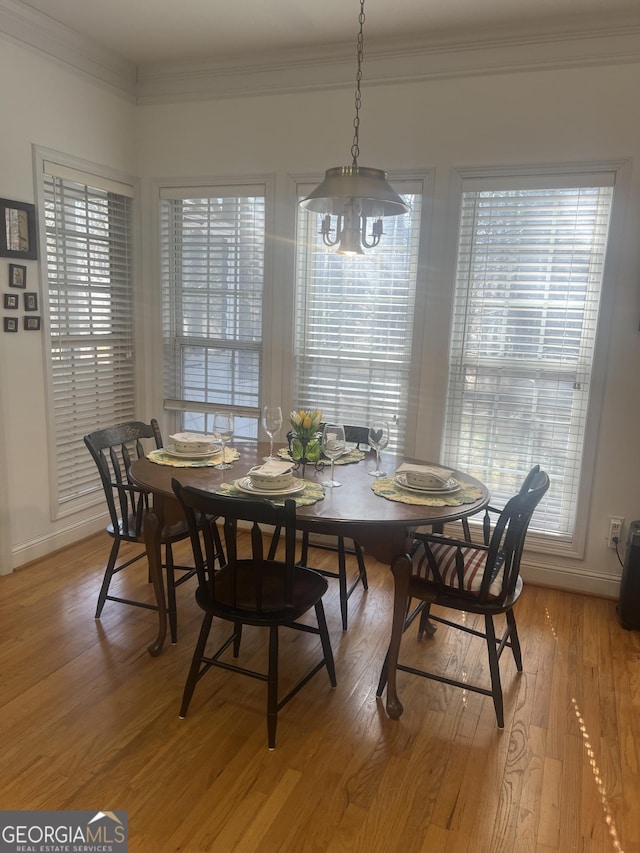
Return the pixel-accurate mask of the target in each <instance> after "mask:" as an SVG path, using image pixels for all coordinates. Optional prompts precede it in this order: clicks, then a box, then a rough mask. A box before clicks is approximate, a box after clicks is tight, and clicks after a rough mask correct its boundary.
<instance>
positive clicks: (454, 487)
mask: <svg viewBox="0 0 640 853" xmlns="http://www.w3.org/2000/svg"><path fill="white" fill-rule="evenodd" d="M393 482H394V483H395V484H396V486H400V488H402V489H406V490H407V491H408V492H417V493H418V494H420V495H424V494H434V495H450V494H451V493H452V492H457V491H458V490H459V489H460V483H459V482H458V481H457V480H454V479H453V477H449V479H448V480H447V482H446V483H445V484H444V485H443V486H440V488H433V487H432V488H430V489H424V488H420V487H419V486H410V485H409V484H408V483H407V475H406V474H405V473H404V472H402V473H400V474H395V475H394V477H393Z"/></svg>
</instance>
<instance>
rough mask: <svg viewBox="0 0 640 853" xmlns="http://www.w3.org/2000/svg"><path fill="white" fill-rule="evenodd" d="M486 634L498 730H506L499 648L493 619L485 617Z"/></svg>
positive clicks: (488, 616)
mask: <svg viewBox="0 0 640 853" xmlns="http://www.w3.org/2000/svg"><path fill="white" fill-rule="evenodd" d="M484 624H485V632H486V635H487V651H488V653H489V671H490V673H491V694H492V696H493V707H494V708H495V712H496V719H497V721H498V728H499V729H503V728H504V708H503V703H502V684H501V682H500V666H499V663H498V647H497V645H496V632H495V628H494V625H493V617H492V616H490V615H488V614H487V615H485V617H484Z"/></svg>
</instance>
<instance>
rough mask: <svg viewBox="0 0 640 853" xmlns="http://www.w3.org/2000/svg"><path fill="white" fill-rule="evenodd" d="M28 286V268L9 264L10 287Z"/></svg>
mask: <svg viewBox="0 0 640 853" xmlns="http://www.w3.org/2000/svg"><path fill="white" fill-rule="evenodd" d="M26 286H27V268H26V267H25V266H23V265H22V264H9V287H26Z"/></svg>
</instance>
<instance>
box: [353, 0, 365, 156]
mask: <svg viewBox="0 0 640 853" xmlns="http://www.w3.org/2000/svg"><path fill="white" fill-rule="evenodd" d="M358 21H359V22H360V32H359V33H358V52H357V57H358V70H357V71H356V115H355V118H354V119H353V127H354V134H353V142H352V143H351V156H352V157H353V165H354V166H357V165H358V157H359V156H360V144H359V142H360V107H361V105H362V98H361V95H360V81H361V80H362V60H363V59H364V35H363V32H362V30H363V27H364V0H360V15H359V16H358Z"/></svg>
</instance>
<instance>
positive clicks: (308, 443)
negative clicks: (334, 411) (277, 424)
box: [289, 409, 323, 476]
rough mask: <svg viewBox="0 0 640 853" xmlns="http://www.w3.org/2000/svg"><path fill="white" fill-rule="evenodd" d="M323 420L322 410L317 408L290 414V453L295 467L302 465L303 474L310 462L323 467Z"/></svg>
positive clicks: (317, 466)
mask: <svg viewBox="0 0 640 853" xmlns="http://www.w3.org/2000/svg"><path fill="white" fill-rule="evenodd" d="M321 421H322V412H320V411H318V410H317V409H313V410H308V409H300V410H299V411H297V412H291V414H290V415H289V423H290V424H291V432H290V434H289V453H290V455H291V458H292V459H293V461H294V462H295V463H296V466H295V467H296V468H298V467H302V471H303V476H304V468H305V465H307V464H309V463H311V464H313V465H315V467H316V468H318V469H320V468H322V467H323V465H322V463H321V462H320V461H319V460H320V450H321V445H320V438H319V435H318V429H319V427H320V423H321Z"/></svg>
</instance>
